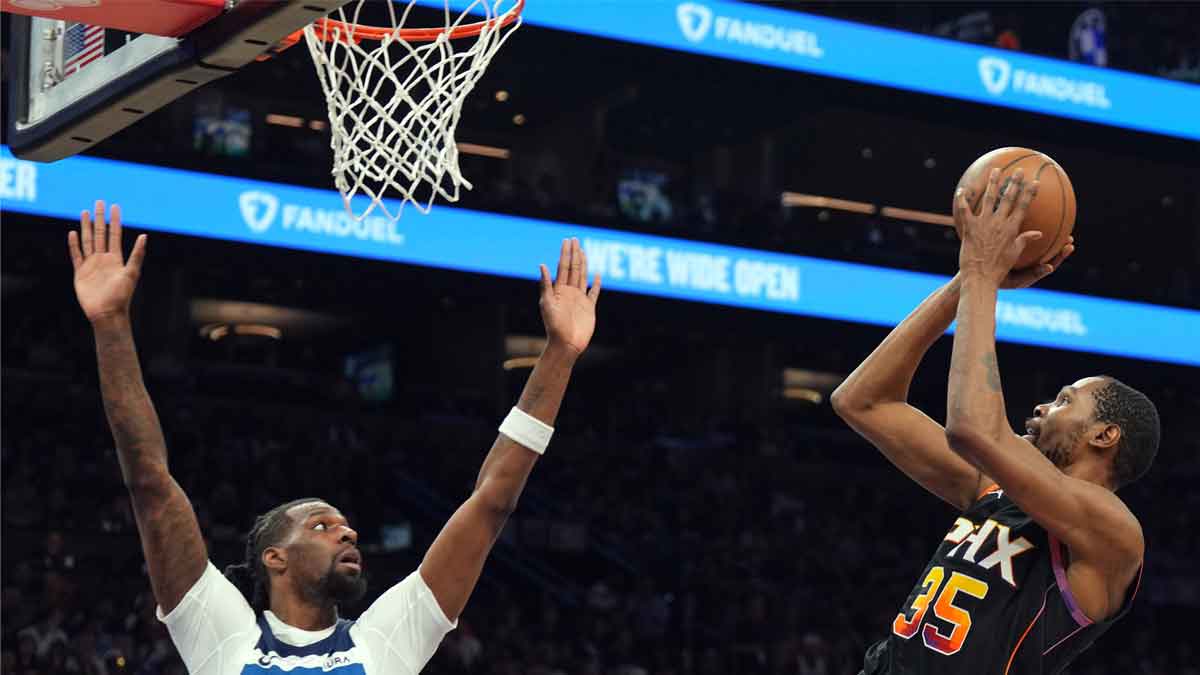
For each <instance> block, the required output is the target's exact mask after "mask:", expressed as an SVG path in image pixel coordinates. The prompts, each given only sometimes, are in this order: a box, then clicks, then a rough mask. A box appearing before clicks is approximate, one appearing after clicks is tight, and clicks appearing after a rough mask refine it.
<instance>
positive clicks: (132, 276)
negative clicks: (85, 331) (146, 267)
mask: <svg viewBox="0 0 1200 675" xmlns="http://www.w3.org/2000/svg"><path fill="white" fill-rule="evenodd" d="M107 221H111V222H107ZM107 221H106V219H105V210H104V202H103V201H101V200H96V212H95V216H93V215H92V213H91V212H90V211H84V212H82V213H81V214H80V215H79V232H75V231H74V230H72V231H71V232H70V233H69V234H68V235H67V249H68V250H69V252H70V254H71V265H72V266H74V268H75V297H76V298H78V299H79V306H80V308H82V309H83V313H84V315H86V316H87V318H88V320H89V321H91V322H92V323H95V322H96V321H98V320H100V319H103V318H105V317H108V316H114V315H121V314H128V313H129V303H130V301H131V300H132V299H133V291H134V289H136V288H137V282H138V277H140V276H141V274H142V261H143V260H144V259H145V257H146V235H144V234H143V235H139V236H138V238H137V241H136V242H135V243H134V245H133V252H131V253H130V254H129V261H128V262H126V261H125V257H124V255H123V254H122V252H121V207H120V206H118V205H116V204H113V206H112V211H111V213H110V215H109V217H108V219H107Z"/></svg>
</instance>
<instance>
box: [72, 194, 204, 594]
mask: <svg viewBox="0 0 1200 675" xmlns="http://www.w3.org/2000/svg"><path fill="white" fill-rule="evenodd" d="M107 220H111V221H112V222H111V223H107V222H106V221H107ZM121 243H122V242H121V211H120V207H119V206H117V205H116V204H114V205H113V207H112V214H111V218H109V219H106V217H105V210H104V202H102V201H97V202H96V211H95V216H94V217H93V215H92V214H91V213H90V212H88V211H84V212H83V213H82V214H81V215H80V217H79V232H78V233H77V232H74V231H72V232H71V233H70V234H69V235H68V236H67V247H68V249H69V251H70V255H71V264H72V266H73V267H74V268H75V295H76V297H77V298H78V300H79V306H80V308H82V309H83V313H84V315H86V316H87V318H88V321H90V322H91V324H92V330H93V332H94V333H95V337H96V360H97V362H98V364H99V369H100V393H101V395H102V397H103V399H104V413H105V415H106V416H107V417H108V425H109V427H110V428H111V429H112V435H113V441H114V442H115V443H116V446H117V456H118V457H119V458H120V463H121V476H122V478H124V480H125V487H126V488H127V489H128V490H129V496H130V497H131V499H132V501H133V512H134V516H135V517H136V519H137V526H138V534H140V535H141V539H142V551H143V552H144V553H145V556H146V568H147V569H148V570H149V573H150V586H151V588H152V589H153V590H154V597H155V599H156V600H157V601H158V604H159V606H160V607H162V611H163V612H164V613H169V612H170V611H171V610H172V609H174V608H175V606H176V605H178V604H179V601H180V600H181V599H183V596H184V594H185V593H187V591H188V589H189V588H191V587H192V585H193V584H195V583H196V580H197V579H199V578H200V575H201V574H202V573H203V572H204V568H205V566H206V565H207V564H208V562H207V555H206V553H205V549H204V540H203V538H202V537H201V535H200V526H199V525H198V524H197V522H196V514H195V512H194V511H193V510H192V504H191V502H189V501H188V498H187V496H186V495H184V493H183V490H182V489H181V488H180V487H179V484H178V483H176V482H175V479H174V478H172V477H171V474H170V472H169V471H168V470H167V446H166V443H165V441H164V440H163V433H162V428H161V427H160V426H159V423H158V415H157V413H155V411H154V404H153V403H151V402H150V395H149V393H147V391H146V385H145V383H144V382H143V381H142V369H141V366H140V365H139V364H138V357H137V349H136V348H135V347H134V344H133V330H132V324H131V322H130V317H129V305H130V301H131V300H132V299H133V292H134V289H135V288H136V287H137V282H138V277H139V276H140V274H141V270H142V260H143V259H144V258H145V255H146V235H144V234H143V235H141V236H139V237H138V238H137V241H136V242H135V243H134V245H133V252H132V253H130V254H129V262H127V263H126V262H125V261H124V256H123V255H122V251H121Z"/></svg>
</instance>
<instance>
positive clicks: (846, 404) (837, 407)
mask: <svg viewBox="0 0 1200 675" xmlns="http://www.w3.org/2000/svg"><path fill="white" fill-rule="evenodd" d="M829 404H830V405H832V406H833V412H835V413H837V416H838V417H840V418H842V419H844V420H849V418H851V417H854V416H855V415H857V414H859V413H862V412H863V411H865V410H866V409H867V408H869V407H870V406H869V405H867V403H866V402H865V401H862V400H861V399H860V397H858V396H855V394H854V392H853V391H852V390H850V389H847V388H846V384H845V383H842V384H841V385H839V386H838V388H837V389H834V390H833V393H832V394H830V396H829Z"/></svg>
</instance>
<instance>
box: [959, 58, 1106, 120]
mask: <svg viewBox="0 0 1200 675" xmlns="http://www.w3.org/2000/svg"><path fill="white" fill-rule="evenodd" d="M979 79H980V80H981V81H982V82H983V88H984V89H987V91H988V93H989V94H992V95H993V96H999V95H1001V94H1003V93H1004V91H1005V90H1006V89H1008V88H1009V83H1010V82H1011V83H1012V92H1013V93H1020V94H1028V95H1030V96H1037V97H1039V98H1049V99H1054V100H1056V101H1065V102H1067V103H1073V104H1075V105H1085V106H1088V107H1089V108H1103V109H1108V108H1111V107H1112V101H1110V100H1108V94H1107V92H1105V91H1104V85H1102V84H1100V83H1098V82H1089V81H1087V80H1072V79H1071V78H1068V77H1063V76H1061V75H1051V74H1049V73H1038V72H1034V71H1032V70H1024V69H1022V68H1013V67H1012V66H1011V65H1009V63H1008V61H1005V60H1004V59H1001V58H997V57H994V56H985V57H983V58H982V59H979Z"/></svg>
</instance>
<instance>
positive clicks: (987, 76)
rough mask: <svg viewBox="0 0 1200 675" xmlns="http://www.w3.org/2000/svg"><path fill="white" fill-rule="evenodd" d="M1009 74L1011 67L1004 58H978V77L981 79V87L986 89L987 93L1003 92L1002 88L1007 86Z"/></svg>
mask: <svg viewBox="0 0 1200 675" xmlns="http://www.w3.org/2000/svg"><path fill="white" fill-rule="evenodd" d="M1010 74H1012V68H1011V67H1009V65H1008V61H1005V60H1004V59H997V58H995V57H992V56H985V57H983V58H982V59H979V79H981V80H983V88H984V89H987V90H988V93H989V94H1002V93H1004V90H1005V89H1007V88H1008V76H1009V75H1010Z"/></svg>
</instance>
